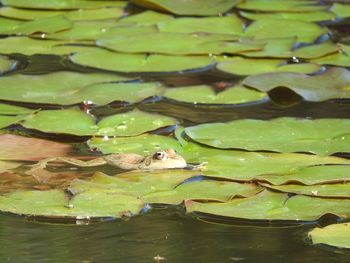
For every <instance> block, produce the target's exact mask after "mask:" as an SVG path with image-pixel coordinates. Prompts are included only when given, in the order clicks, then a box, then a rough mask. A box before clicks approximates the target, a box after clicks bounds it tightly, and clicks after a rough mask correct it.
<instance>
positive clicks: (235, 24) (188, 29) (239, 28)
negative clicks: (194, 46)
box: [157, 15, 244, 35]
mask: <svg viewBox="0 0 350 263" xmlns="http://www.w3.org/2000/svg"><path fill="white" fill-rule="evenodd" d="M157 27H158V28H159V31H160V32H176V33H196V32H206V33H216V34H236V35H239V34H242V33H243V29H244V24H243V22H242V21H241V20H240V19H239V18H238V17H237V16H236V15H230V16H222V17H205V18H176V19H171V20H170V19H168V20H166V21H164V22H159V23H158V24H157Z"/></svg>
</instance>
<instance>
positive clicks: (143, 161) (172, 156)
mask: <svg viewBox="0 0 350 263" xmlns="http://www.w3.org/2000/svg"><path fill="white" fill-rule="evenodd" d="M49 162H64V163H69V164H72V165H75V166H79V167H93V166H100V165H105V164H108V165H111V166H115V167H118V168H120V169H123V170H162V169H191V170H203V169H204V167H205V165H206V164H207V162H202V163H200V164H197V165H193V164H188V163H187V162H186V160H185V159H184V158H183V157H182V156H181V155H179V154H177V152H176V151H175V150H174V149H165V150H160V151H157V152H155V153H152V154H150V155H146V156H143V155H139V154H135V153H114V154H108V155H105V156H101V157H98V158H95V159H93V160H90V161H82V160H78V159H75V158H69V157H51V158H46V159H43V160H40V161H39V162H38V163H36V164H34V165H32V166H31V168H30V169H29V170H28V171H27V172H26V173H27V174H33V172H34V171H36V170H38V169H45V168H46V166H47V164H48V163H49Z"/></svg>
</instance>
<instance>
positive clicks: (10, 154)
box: [0, 134, 73, 161]
mask: <svg viewBox="0 0 350 263" xmlns="http://www.w3.org/2000/svg"><path fill="white" fill-rule="evenodd" d="M72 150H73V148H72V146H71V145H69V144H64V143H58V142H53V141H49V140H44V139H38V138H29V137H24V136H19V135H14V134H1V135H0V159H1V160H25V161H37V160H40V159H44V158H50V157H57V156H67V154H68V153H70V152H71V151H72Z"/></svg>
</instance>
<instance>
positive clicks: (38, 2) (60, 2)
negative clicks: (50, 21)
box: [1, 0, 127, 10]
mask: <svg viewBox="0 0 350 263" xmlns="http://www.w3.org/2000/svg"><path fill="white" fill-rule="evenodd" d="M1 3H2V4H3V5H5V6H13V7H19V8H28V9H49V10H51V9H54V10H69V9H80V8H101V7H113V6H114V7H124V6H125V5H126V4H127V2H125V1H87V0H50V1H47V0H33V1H26V0H1Z"/></svg>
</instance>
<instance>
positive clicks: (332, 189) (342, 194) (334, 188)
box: [262, 183, 350, 198]
mask: <svg viewBox="0 0 350 263" xmlns="http://www.w3.org/2000/svg"><path fill="white" fill-rule="evenodd" d="M262 186H264V187H266V188H269V189H271V190H277V191H280V192H284V193H294V194H302V195H310V196H318V197H337V198H350V194H349V193H350V191H349V190H350V184H349V183H347V184H344V183H340V184H322V185H307V186H305V185H295V184H288V185H269V184H262Z"/></svg>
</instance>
